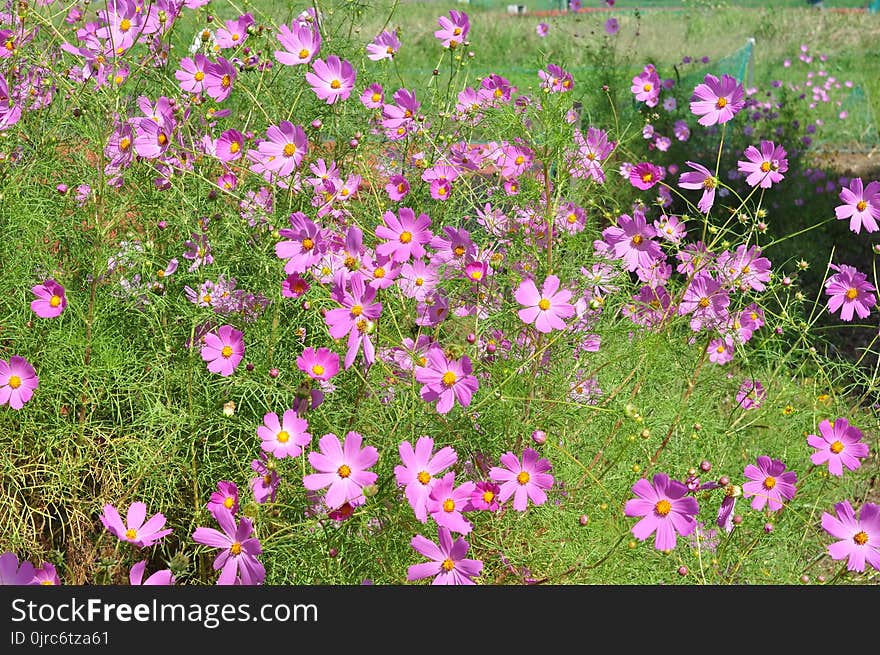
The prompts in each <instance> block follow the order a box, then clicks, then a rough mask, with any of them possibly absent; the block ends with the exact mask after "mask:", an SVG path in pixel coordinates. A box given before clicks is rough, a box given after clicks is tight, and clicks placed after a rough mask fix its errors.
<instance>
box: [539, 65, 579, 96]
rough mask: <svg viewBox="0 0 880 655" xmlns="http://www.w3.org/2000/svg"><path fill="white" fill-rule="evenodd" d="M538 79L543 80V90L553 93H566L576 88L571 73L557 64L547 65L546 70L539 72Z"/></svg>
mask: <svg viewBox="0 0 880 655" xmlns="http://www.w3.org/2000/svg"><path fill="white" fill-rule="evenodd" d="M538 77H539V78H541V85H540V86H541V88H542V89H547V90H548V91H550V92H551V93H565V92H566V91H571V90H572V88H574V78H573V77H572V76H571V73H569V72H568V71H567V70H564V69H563V68H560V67H559V66H557V65H556V64H547V67H546V68H545V69H544V70H539V71H538Z"/></svg>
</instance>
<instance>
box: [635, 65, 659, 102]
mask: <svg viewBox="0 0 880 655" xmlns="http://www.w3.org/2000/svg"><path fill="white" fill-rule="evenodd" d="M630 91H632V92H633V94H634V95H635V98H636V100H637V101H638V102H644V103H645V105H647V106H648V107H656V106H657V101H658V99H659V98H660V91H661V83H660V76H659V75H657V69H656V68H654V66H653V65H652V64H647V65H646V66H645V67H644V68H643V69H642V72H641V73H640V74H638V75H636V76H635V77H634V78H632V86H631V87H630Z"/></svg>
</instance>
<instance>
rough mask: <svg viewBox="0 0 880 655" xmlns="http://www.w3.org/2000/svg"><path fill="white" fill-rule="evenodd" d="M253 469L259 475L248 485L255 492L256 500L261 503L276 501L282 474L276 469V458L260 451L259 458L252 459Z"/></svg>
mask: <svg viewBox="0 0 880 655" xmlns="http://www.w3.org/2000/svg"><path fill="white" fill-rule="evenodd" d="M251 469H252V470H253V471H254V472H256V474H257V477H255V478H251V479H250V480H249V481H248V487H250V489H251V491H253V492H254V500H255V501H257V503H259V504H260V505H262V504H263V503H265V502H266V501H272V502H274V501H275V496H276V495H277V494H278V485H280V484H281V476H279V475H278V472H277V471H276V470H275V458H274V457H272V456H271V455H269V454H268V453H266V452H265V451H263V450H261V451H260V456H259V459H253V460H251Z"/></svg>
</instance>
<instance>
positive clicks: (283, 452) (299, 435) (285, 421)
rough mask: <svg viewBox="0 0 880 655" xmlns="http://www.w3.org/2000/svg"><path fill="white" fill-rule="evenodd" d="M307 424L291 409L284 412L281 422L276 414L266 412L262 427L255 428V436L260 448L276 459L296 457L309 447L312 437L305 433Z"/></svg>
mask: <svg viewBox="0 0 880 655" xmlns="http://www.w3.org/2000/svg"><path fill="white" fill-rule="evenodd" d="M307 428H308V423H307V422H306V420H305V419H304V418H300V417H299V416H297V413H296V412H295V411H293V410H292V409H288V410H286V411H285V412H284V416H283V417H282V419H281V421H279V420H278V414H276V413H275V412H268V413H266V414H265V415H264V416H263V425H261V426H260V427H258V428H257V436H258V437H259V438H260V440H261V441H262V443H261V444H260V448H262V449H263V450H265V451H266V452H267V453H270V454H272V455H274V456H275V457H276V458H277V459H283V458H285V457H297V456H299V454H300V453H302V449H303V446H307V445H309V442H310V441H311V440H312V435H311V434H309V433H308V432H306V429H307Z"/></svg>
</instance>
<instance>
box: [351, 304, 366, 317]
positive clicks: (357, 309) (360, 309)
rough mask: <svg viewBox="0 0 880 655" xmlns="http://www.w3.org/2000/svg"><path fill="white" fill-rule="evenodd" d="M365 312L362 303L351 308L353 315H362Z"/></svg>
mask: <svg viewBox="0 0 880 655" xmlns="http://www.w3.org/2000/svg"><path fill="white" fill-rule="evenodd" d="M363 313H364V308H363V307H361V306H360V305H354V306H353V307H352V308H351V315H352V316H360V315H361V314H363Z"/></svg>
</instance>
